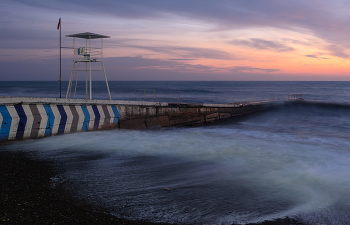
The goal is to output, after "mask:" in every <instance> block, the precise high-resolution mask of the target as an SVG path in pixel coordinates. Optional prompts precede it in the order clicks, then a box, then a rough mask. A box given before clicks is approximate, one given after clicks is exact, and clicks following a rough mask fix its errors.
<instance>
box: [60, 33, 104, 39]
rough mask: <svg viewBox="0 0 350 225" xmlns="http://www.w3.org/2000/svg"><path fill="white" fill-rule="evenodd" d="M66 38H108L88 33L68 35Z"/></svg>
mask: <svg viewBox="0 0 350 225" xmlns="http://www.w3.org/2000/svg"><path fill="white" fill-rule="evenodd" d="M66 37H76V38H84V39H97V38H110V36H105V35H101V34H94V33H90V32H85V33H79V34H70V35H66Z"/></svg>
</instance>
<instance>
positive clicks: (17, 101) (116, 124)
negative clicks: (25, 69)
mask: <svg viewBox="0 0 350 225" xmlns="http://www.w3.org/2000/svg"><path fill="white" fill-rule="evenodd" d="M275 102H276V101H274V100H270V101H256V102H239V103H231V104H190V103H182V104H172V103H165V102H162V103H160V102H144V101H117V100H85V99H61V98H33V97H1V96H0V125H1V127H0V141H8V140H16V139H26V138H32V139H34V138H41V137H45V136H50V135H57V134H65V133H72V132H79V131H89V130H105V129H113V128H119V129H149V128H154V127H179V126H189V125H201V124H205V123H210V122H214V121H216V120H221V119H225V118H229V117H234V116H239V115H244V114H250V113H254V112H257V111H260V110H262V109H263V108H264V107H266V106H269V105H271V104H273V103H275Z"/></svg>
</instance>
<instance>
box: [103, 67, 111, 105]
mask: <svg viewBox="0 0 350 225" xmlns="http://www.w3.org/2000/svg"><path fill="white" fill-rule="evenodd" d="M101 64H102V69H103V73H104V75H105V80H106V85H107V91H108V95H109V100H112V98H111V92H110V91H109V86H108V81H107V76H106V71H105V67H104V65H103V62H102V61H101Z"/></svg>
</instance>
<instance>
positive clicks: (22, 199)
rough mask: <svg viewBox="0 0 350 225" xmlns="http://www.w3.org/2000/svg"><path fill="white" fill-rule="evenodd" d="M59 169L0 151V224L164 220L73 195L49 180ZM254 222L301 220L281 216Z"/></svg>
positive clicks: (295, 224)
mask: <svg viewBox="0 0 350 225" xmlns="http://www.w3.org/2000/svg"><path fill="white" fill-rule="evenodd" d="M61 173H62V171H59V169H57V166H55V165H54V164H53V162H50V161H39V160H35V159H32V157H31V156H30V153H27V152H20V151H18V152H10V151H0V184H1V185H0V202H1V205H0V224H159V225H161V224H162V225H165V224H166V223H152V222H148V221H132V220H128V219H125V218H118V217H116V216H113V215H111V214H109V212H108V210H106V209H105V208H104V207H103V206H102V205H100V206H93V205H91V204H89V203H87V202H85V201H84V200H82V199H77V198H76V197H75V196H74V193H73V192H71V191H69V190H67V189H66V188H64V187H63V186H67V184H65V185H64V184H63V183H60V182H53V180H52V178H53V177H56V176H59V175H60V174H61ZM68 182H69V181H68ZM257 224H260V225H273V224H290V225H292V224H293V225H302V224H303V223H301V222H299V221H297V220H294V219H290V218H285V219H276V220H274V221H265V222H262V223H257ZM250 225H254V224H250Z"/></svg>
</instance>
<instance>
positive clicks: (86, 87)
mask: <svg viewBox="0 0 350 225" xmlns="http://www.w3.org/2000/svg"><path fill="white" fill-rule="evenodd" d="M85 50H87V39H85ZM84 52H85V51H84ZM84 54H86V53H84ZM85 76H86V86H85V89H86V99H88V75H87V62H85Z"/></svg>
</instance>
